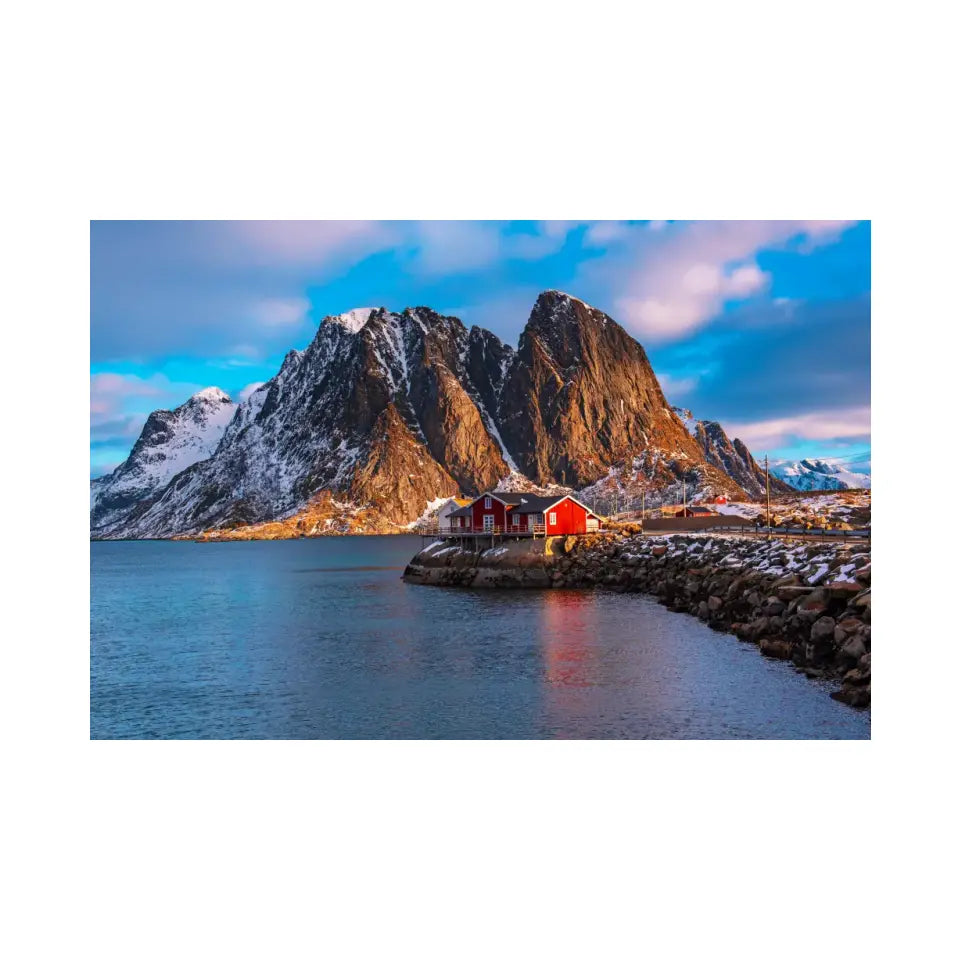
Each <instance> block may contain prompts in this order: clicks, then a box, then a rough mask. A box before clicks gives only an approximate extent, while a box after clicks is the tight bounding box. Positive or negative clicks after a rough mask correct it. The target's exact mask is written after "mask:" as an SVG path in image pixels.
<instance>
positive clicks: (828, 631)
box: [810, 617, 837, 643]
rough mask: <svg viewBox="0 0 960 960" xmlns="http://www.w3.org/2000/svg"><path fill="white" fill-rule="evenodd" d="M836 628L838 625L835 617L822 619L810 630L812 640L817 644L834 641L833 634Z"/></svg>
mask: <svg viewBox="0 0 960 960" xmlns="http://www.w3.org/2000/svg"><path fill="white" fill-rule="evenodd" d="M836 626H837V624H836V622H835V621H834V619H833V617H821V618H820V619H819V620H817V622H816V623H814V625H813V626H812V627H811V628H810V639H811V640H812V641H813V642H815V643H816V642H821V641H824V640H832V639H833V632H834V630H835V629H836Z"/></svg>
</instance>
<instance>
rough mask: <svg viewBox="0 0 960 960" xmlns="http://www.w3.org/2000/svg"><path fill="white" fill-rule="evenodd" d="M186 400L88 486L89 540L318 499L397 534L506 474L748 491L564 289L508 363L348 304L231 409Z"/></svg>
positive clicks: (429, 323) (480, 333) (485, 337)
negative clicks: (91, 503) (441, 500)
mask: <svg viewBox="0 0 960 960" xmlns="http://www.w3.org/2000/svg"><path fill="white" fill-rule="evenodd" d="M190 404H195V405H196V406H197V407H198V408H199V409H200V410H201V411H203V412H202V414H198V415H196V416H194V414H193V413H191V415H190V416H189V417H186V418H184V417H181V416H180V411H181V410H182V408H177V410H174V411H157V412H156V413H155V414H153V415H152V416H151V418H150V420H148V423H147V426H145V428H144V433H143V435H142V436H141V439H140V440H139V441H138V443H137V446H135V447H134V450H133V451H132V453H131V456H130V457H129V458H128V460H127V461H126V462H125V464H123V465H122V466H121V467H120V468H118V470H117V471H115V475H113V479H112V480H111V482H110V484H103V483H100V484H98V485H97V493H96V498H95V499H96V501H97V504H96V505H95V509H93V510H92V512H91V526H92V528H93V530H94V532H95V535H98V536H109V537H113V536H126V537H130V536H133V537H144V536H169V535H172V534H179V533H192V532H196V531H199V530H204V529H211V528H219V527H223V526H229V525H233V524H237V523H255V522H264V521H270V520H274V519H276V518H277V517H281V516H282V517H290V516H294V515H296V514H297V511H298V510H303V509H308V505H309V504H311V503H314V502H315V501H316V500H317V498H318V497H320V498H322V497H327V498H333V500H335V501H336V503H337V504H339V506H338V507H337V509H341V508H342V509H343V510H346V511H349V510H359V511H362V512H365V513H366V514H369V513H370V511H373V512H374V513H376V514H377V515H378V516H380V517H381V518H382V519H383V521H384V522H389V523H391V524H396V525H401V526H402V525H403V524H404V523H409V522H410V521H413V520H415V519H416V518H417V517H418V516H420V515H421V514H422V513H423V510H424V508H425V506H426V505H427V504H428V503H430V502H432V501H434V500H436V499H437V498H438V497H440V496H449V495H452V494H454V493H457V492H462V493H464V494H473V493H478V492H480V491H482V490H485V489H492V488H494V487H496V486H497V485H498V484H501V483H504V482H505V481H506V480H507V479H508V478H509V479H510V480H511V481H513V482H516V483H520V484H533V485H536V486H540V487H549V486H551V485H556V484H560V485H563V486H566V487H573V488H583V487H587V486H589V485H591V484H595V483H598V482H600V481H601V480H605V479H608V478H610V477H612V476H614V475H615V474H616V473H617V472H619V475H622V476H628V475H629V477H631V478H632V479H633V480H634V481H636V482H638V483H644V484H649V485H650V488H651V489H653V488H655V487H657V486H658V485H659V486H667V485H669V484H671V483H675V482H677V480H678V479H680V478H682V479H683V480H685V481H686V482H688V483H691V482H693V483H701V484H703V485H709V486H711V487H712V488H713V489H716V490H717V491H718V492H720V491H721V490H722V491H723V492H727V493H731V494H733V495H738V494H740V495H742V493H743V489H742V487H740V486H739V485H738V483H739V481H738V480H737V479H736V478H733V479H732V478H731V477H732V475H731V474H730V473H728V472H725V469H726V468H725V467H720V466H717V464H718V463H720V462H721V460H722V458H720V457H717V456H715V455H714V453H712V452H708V451H707V449H706V448H707V447H709V448H710V450H711V451H712V450H713V448H714V447H717V446H724V444H723V443H722V441H720V439H719V438H718V437H712V440H713V442H712V443H706V440H707V439H708V438H707V434H708V433H710V434H712V433H713V431H707V430H705V429H704V430H703V431H702V432H703V434H704V437H703V438H702V439H701V438H695V436H693V435H691V434H693V433H694V432H695V431H691V432H689V433H688V432H687V430H685V429H684V425H683V423H681V421H680V419H679V418H678V417H677V415H676V414H675V413H674V412H673V411H672V410H671V409H670V407H669V406H668V405H667V401H666V400H665V399H664V396H663V391H662V389H661V387H660V384H659V381H658V380H657V378H656V376H655V375H654V373H653V370H652V368H651V366H650V362H649V360H648V359H647V355H646V353H645V351H644V349H643V347H642V346H640V344H639V343H637V341H636V340H634V339H633V338H632V337H631V336H630V335H629V334H628V333H627V332H626V331H625V330H624V329H623V328H622V327H621V326H620V325H619V324H617V323H616V322H615V321H614V320H613V319H612V318H610V317H609V316H607V315H606V314H605V313H603V312H602V311H601V310H598V309H596V308H595V307H591V306H590V305H589V304H587V303H584V301H582V300H580V299H578V298H577V297H573V296H571V295H569V294H566V293H563V292H561V291H558V290H547V291H545V292H544V293H542V294H541V295H540V296H539V297H538V298H537V300H536V303H535V304H534V305H533V309H532V311H531V313H530V316H529V318H528V320H527V323H526V326H525V328H524V331H523V333H522V335H521V337H520V342H519V346H518V348H517V349H516V350H514V349H513V347H511V346H509V345H508V344H505V343H503V342H501V340H500V339H499V338H498V337H497V336H495V335H494V334H493V333H491V332H489V331H487V330H484V329H482V328H480V327H472V328H471V329H470V330H469V331H468V330H467V328H466V327H465V326H464V325H463V323H462V322H461V321H460V320H459V319H458V318H456V317H452V316H445V315H443V314H440V313H438V312H436V311H435V310H433V309H431V308H430V307H426V306H418V307H407V308H406V309H404V310H403V311H402V312H400V313H394V312H392V311H389V310H387V309H386V308H384V307H363V308H356V309H354V310H350V311H347V312H346V313H343V314H338V315H336V316H330V317H326V318H324V320H323V322H321V324H320V327H319V329H318V330H317V333H316V336H315V337H314V339H313V341H312V342H311V343H310V345H309V346H308V347H307V348H306V349H305V350H303V351H290V353H288V354H287V356H286V357H285V359H284V361H283V365H282V366H281V368H280V370H279V371H278V372H277V374H276V375H275V376H274V377H273V378H272V379H271V380H269V381H268V382H267V383H265V384H264V385H263V386H262V387H260V388H259V389H258V390H256V391H255V392H253V393H252V394H251V395H250V396H249V397H248V398H247V399H246V400H245V401H244V402H243V403H242V404H240V405H239V407H234V405H233V404H232V403H231V402H230V399H229V397H227V395H226V394H224V393H223V392H222V391H220V390H218V389H217V388H208V390H206V391H201V393H200V394H198V395H196V396H195V397H194V398H192V399H191V400H190V401H188V404H187V405H185V406H189V405H190ZM192 409H193V408H191V410H192ZM211 411H216V413H214V412H211ZM234 411H236V412H235V413H234ZM187 421H189V422H187ZM698 441H699V442H698ZM728 445H729V442H728ZM744 449H745V448H744ZM730 454H731V457H728V462H730V463H732V462H733V455H734V454H739V451H738V450H736V449H734V448H733V447H731V450H730ZM746 455H747V456H749V453H747V454H746ZM641 478H643V479H641ZM118 480H122V481H123V482H122V483H118V482H116V481H118ZM111 484H112V491H110V496H107V493H108V491H106V489H105V487H107V486H110V485H111ZM120 493H122V494H123V495H122V496H119V494H120ZM333 500H331V502H333Z"/></svg>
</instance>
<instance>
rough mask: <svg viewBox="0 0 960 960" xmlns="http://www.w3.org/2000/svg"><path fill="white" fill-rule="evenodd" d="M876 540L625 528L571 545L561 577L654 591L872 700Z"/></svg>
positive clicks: (856, 700) (838, 695)
mask: <svg viewBox="0 0 960 960" xmlns="http://www.w3.org/2000/svg"><path fill="white" fill-rule="evenodd" d="M869 550H870V548H869V546H868V545H859V544H857V545H854V544H844V543H837V544H832V543H830V544H811V543H805V542H801V543H796V542H787V541H783V540H765V539H759V538H754V537H716V536H714V537H710V536H707V535H700V536H694V535H691V536H672V537H649V536H647V537H643V536H630V537H623V538H621V539H619V540H617V541H614V542H611V543H606V544H602V545H601V544H596V543H593V544H585V545H583V547H580V545H574V546H573V548H572V549H571V550H570V551H569V553H568V554H567V555H566V557H565V558H564V559H563V560H562V561H560V562H559V563H558V566H557V570H556V572H555V574H554V576H553V577H552V585H553V586H554V587H581V586H590V585H601V586H606V587H609V588H611V589H615V590H621V591H631V590H635V591H639V592H643V593H650V594H653V595H654V596H656V597H657V599H658V600H659V601H660V602H661V603H663V604H665V605H666V606H667V607H669V608H670V609H672V610H677V611H681V612H684V613H690V614H693V615H695V616H697V617H699V618H700V619H701V620H703V621H705V622H706V623H707V624H709V625H710V626H711V627H713V628H714V629H717V630H725V631H729V632H731V633H734V634H736V636H737V637H738V638H739V639H740V640H743V641H745V642H749V643H755V644H757V645H758V646H759V648H760V652H761V653H763V654H764V655H766V656H768V657H774V658H777V659H780V660H789V661H792V662H793V663H794V664H795V665H796V667H797V668H798V669H800V670H802V671H803V672H804V673H805V674H806V675H807V676H809V677H828V678H836V679H838V680H840V681H841V688H840V689H839V690H837V691H836V692H835V693H833V694H832V696H833V697H834V699H836V700H840V701H842V702H843V703H847V704H850V705H851V706H855V707H865V706H868V705H869V703H870V596H871V594H870V552H869Z"/></svg>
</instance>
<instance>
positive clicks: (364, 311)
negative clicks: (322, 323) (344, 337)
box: [326, 307, 377, 333]
mask: <svg viewBox="0 0 960 960" xmlns="http://www.w3.org/2000/svg"><path fill="white" fill-rule="evenodd" d="M376 309H377V308H376V307H356V308H355V309H353V310H348V311H347V312H346V313H341V314H339V315H337V316H335V317H327V320H326V322H327V323H335V324H337V325H338V326H341V327H343V329H344V330H346V331H347V332H348V333H359V332H360V331H361V330H362V329H363V328H364V327H365V326H366V325H367V321H368V320H369V319H370V314H372V313H373V312H374V310H376Z"/></svg>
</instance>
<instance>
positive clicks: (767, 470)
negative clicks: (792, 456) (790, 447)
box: [763, 454, 770, 538]
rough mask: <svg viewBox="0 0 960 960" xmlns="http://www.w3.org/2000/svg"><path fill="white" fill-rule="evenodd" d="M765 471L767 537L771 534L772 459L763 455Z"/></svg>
mask: <svg viewBox="0 0 960 960" xmlns="http://www.w3.org/2000/svg"><path fill="white" fill-rule="evenodd" d="M763 472H764V475H765V476H766V481H767V537H768V538H769V536H770V460H769V458H768V457H767V455H766V454H764V455H763Z"/></svg>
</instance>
